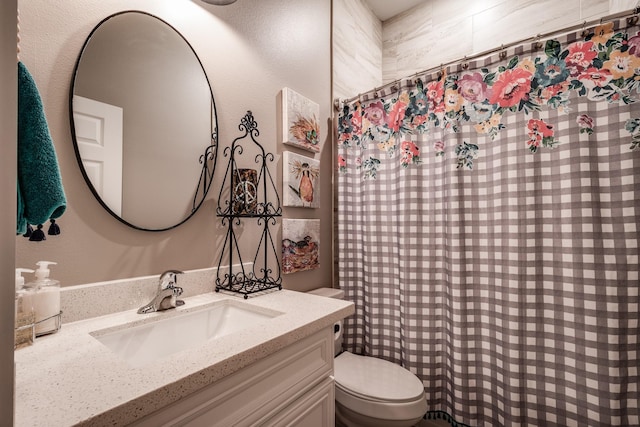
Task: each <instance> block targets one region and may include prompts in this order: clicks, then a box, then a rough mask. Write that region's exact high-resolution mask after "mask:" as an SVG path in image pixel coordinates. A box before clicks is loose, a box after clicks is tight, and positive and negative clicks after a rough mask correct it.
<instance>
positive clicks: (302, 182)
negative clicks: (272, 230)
mask: <svg viewBox="0 0 640 427" xmlns="http://www.w3.org/2000/svg"><path fill="white" fill-rule="evenodd" d="M282 159H283V162H282V169H283V170H282V195H283V197H282V203H283V206H295V207H302V208H318V207H320V161H319V160H315V159H312V158H311V157H306V156H301V155H299V154H296V153H292V152H289V151H285V152H283V153H282Z"/></svg>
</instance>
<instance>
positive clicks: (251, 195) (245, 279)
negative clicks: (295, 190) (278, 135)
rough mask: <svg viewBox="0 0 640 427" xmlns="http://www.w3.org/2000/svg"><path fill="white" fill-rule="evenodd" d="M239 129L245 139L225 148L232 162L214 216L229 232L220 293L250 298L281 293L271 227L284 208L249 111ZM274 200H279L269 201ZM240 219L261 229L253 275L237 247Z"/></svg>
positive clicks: (221, 263) (221, 264)
mask: <svg viewBox="0 0 640 427" xmlns="http://www.w3.org/2000/svg"><path fill="white" fill-rule="evenodd" d="M238 129H240V131H241V132H244V135H242V136H240V137H238V138H236V139H234V140H233V143H232V144H231V146H230V147H226V148H225V149H224V156H225V157H229V163H228V164H227V169H226V171H225V174H224V180H223V181H222V187H221V189H220V195H219V196H218V207H217V209H216V214H217V216H218V217H220V218H222V225H223V226H226V227H227V233H226V237H225V240H224V245H223V247H222V253H221V255H220V260H219V261H218V274H217V277H216V292H219V291H221V290H226V291H231V292H235V293H239V294H243V295H244V298H245V299H246V298H248V297H249V295H250V294H253V293H256V292H261V291H265V290H268V289H274V288H278V289H282V276H281V273H280V261H279V260H278V252H277V250H276V245H275V243H274V240H273V236H272V233H271V228H270V227H273V226H275V225H276V224H277V218H278V217H280V216H282V207H281V206H280V197H279V196H278V191H277V190H276V186H275V183H274V181H273V178H272V176H271V173H270V172H269V168H268V167H267V162H273V161H274V156H273V154H271V153H266V152H265V150H264V148H263V147H262V145H260V143H258V141H257V140H256V138H257V137H258V135H260V132H259V131H258V123H257V122H256V121H255V120H254V118H253V114H252V113H251V111H247V114H245V116H244V117H243V118H242V120H241V121H240V125H239V126H238ZM252 154H254V155H255V157H254V159H253V160H254V163H255V167H256V169H252V168H250V167H247V166H246V165H247V164H248V165H251V160H250V158H251V157H250V156H251V155H252ZM247 158H249V160H248V161H247ZM227 192H228V194H227ZM270 198H273V199H275V201H270V200H269V199H270ZM223 200H224V202H222V201H223ZM242 219H247V220H248V219H255V220H256V221H257V225H258V228H260V229H261V236H260V241H259V243H258V247H257V250H256V253H255V256H254V257H253V264H252V266H251V268H250V270H249V268H248V267H246V266H245V265H244V263H243V260H242V255H241V254H240V247H239V245H238V234H237V230H238V228H239V227H240V225H241V220H242ZM224 267H228V271H225V273H224V275H223V274H221V269H222V268H224ZM272 267H275V268H272Z"/></svg>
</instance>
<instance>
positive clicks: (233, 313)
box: [91, 300, 282, 366]
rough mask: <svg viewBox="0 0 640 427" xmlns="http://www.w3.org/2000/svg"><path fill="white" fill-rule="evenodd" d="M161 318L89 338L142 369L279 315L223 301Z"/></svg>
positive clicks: (105, 331) (97, 333) (94, 333)
mask: <svg viewBox="0 0 640 427" xmlns="http://www.w3.org/2000/svg"><path fill="white" fill-rule="evenodd" d="M162 314H163V315H165V314H166V316H167V317H162V318H161V319H158V320H153V321H151V322H148V321H145V320H144V319H143V320H141V321H139V322H134V323H133V324H127V325H122V326H119V327H116V328H108V329H104V330H100V331H95V332H92V333H91V336H93V337H94V338H95V339H97V340H98V341H100V342H101V343H102V344H104V345H105V346H106V347H107V348H109V350H111V351H112V352H114V353H116V354H117V355H118V356H120V357H121V358H123V359H124V360H126V361H127V362H128V363H129V364H130V365H131V366H143V365H145V364H147V363H151V362H154V361H156V360H159V359H162V358H163V357H166V356H168V355H170V354H173V353H177V352H179V351H182V350H186V349H188V348H192V347H195V346H197V345H199V344H202V343H205V342H207V341H209V340H212V339H216V338H219V337H222V336H225V335H229V334H232V333H234V332H238V331H241V330H242V329H245V328H248V327H251V326H255V325H256V324H258V323H260V322H264V321H266V320H268V319H271V318H273V317H276V316H279V315H280V314H282V313H280V312H277V311H273V310H266V309H263V308H261V307H255V306H252V305H249V304H244V303H240V302H237V301H233V300H224V301H219V302H216V303H213V304H209V305H206V306H203V307H195V308H194V309H192V310H188V311H182V310H181V311H179V312H178V311H174V310H170V311H166V312H163V313H162Z"/></svg>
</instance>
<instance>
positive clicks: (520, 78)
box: [489, 68, 532, 108]
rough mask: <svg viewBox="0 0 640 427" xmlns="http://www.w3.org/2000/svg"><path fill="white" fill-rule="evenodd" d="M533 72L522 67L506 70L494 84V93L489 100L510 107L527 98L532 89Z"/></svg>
mask: <svg viewBox="0 0 640 427" xmlns="http://www.w3.org/2000/svg"><path fill="white" fill-rule="evenodd" d="M531 76H532V74H531V73H530V72H529V71H527V70H524V69H522V68H514V69H513V70H505V71H504V72H503V73H502V74H500V76H499V77H498V80H497V81H496V82H495V83H494V84H493V87H492V90H493V93H492V95H491V98H489V102H490V103H492V104H498V105H499V106H500V107H504V108H509V107H513V106H514V105H518V104H519V103H520V101H522V100H524V99H526V98H527V97H528V95H529V91H530V90H531Z"/></svg>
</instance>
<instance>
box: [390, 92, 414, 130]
mask: <svg viewBox="0 0 640 427" xmlns="http://www.w3.org/2000/svg"><path fill="white" fill-rule="evenodd" d="M408 101H409V95H408V94H407V93H406V92H404V93H403V94H402V95H401V96H400V98H399V99H398V100H397V101H396V102H395V103H394V104H393V107H392V108H391V111H390V112H389V114H388V115H387V125H388V126H389V129H391V131H392V132H394V133H397V132H399V131H400V127H401V126H402V123H403V121H404V115H405V114H404V113H405V111H406V110H407V104H408Z"/></svg>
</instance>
